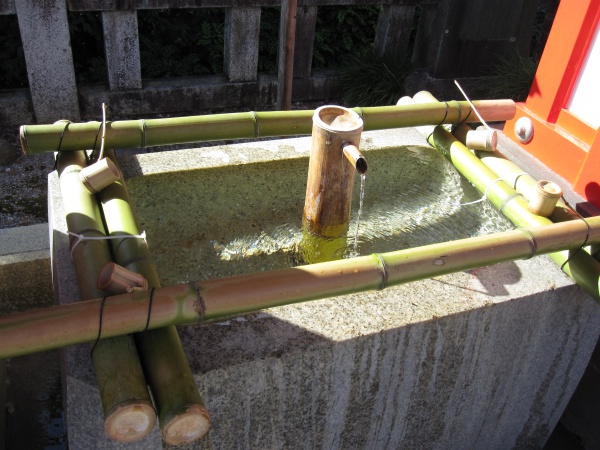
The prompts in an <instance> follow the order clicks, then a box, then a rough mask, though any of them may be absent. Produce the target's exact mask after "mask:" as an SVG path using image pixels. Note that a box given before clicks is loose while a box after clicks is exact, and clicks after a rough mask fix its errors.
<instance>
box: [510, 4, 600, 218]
mask: <svg viewBox="0 0 600 450" xmlns="http://www.w3.org/2000/svg"><path fill="white" fill-rule="evenodd" d="M599 20H600V1H598V0H562V1H561V2H560V5H559V7H558V10H557V12H556V17H555V19H554V23H553V24H552V30H551V31H550V35H549V36H548V40H547V42H546V47H545V48H544V53H543V55H542V58H541V60H540V63H539V65H538V69H537V72H536V75H535V79H534V81H533V84H532V86H531V90H530V91H529V96H528V97H527V100H526V102H525V103H519V104H518V105H517V114H516V115H515V118H514V119H512V120H510V121H508V122H507V123H506V125H505V128H504V131H505V133H506V135H507V136H508V137H509V138H511V139H512V140H514V141H515V142H516V143H518V144H519V145H521V146H522V147H523V148H525V149H526V150H527V151H528V152H529V153H531V154H532V155H533V156H535V157H536V158H537V159H539V160H540V161H541V162H542V163H544V164H545V165H546V166H547V167H548V168H550V169H551V170H552V171H554V172H556V173H557V174H559V175H561V176H562V177H563V178H565V179H566V180H567V181H568V182H569V183H571V184H572V186H573V188H574V190H575V191H576V192H577V193H578V194H580V195H581V196H583V197H584V198H586V199H587V200H588V201H589V202H591V203H593V204H594V205H595V206H596V207H598V208H600V133H599V132H598V129H597V128H593V127H592V126H590V125H589V124H588V123H586V122H584V121H583V120H581V119H579V118H578V117H577V116H575V115H574V114H572V113H571V112H570V111H568V110H567V109H566V105H567V103H568V101H569V99H570V96H571V91H572V90H573V87H574V86H575V83H576V81H577V78H578V75H579V71H580V69H581V67H582V64H583V63H584V61H585V57H586V54H587V51H588V48H589V46H590V43H591V41H592V39H593V37H594V33H595V31H596V27H598V24H599ZM598 83H599V85H600V80H598ZM598 89H600V86H599V88H598ZM596 95H597V94H596ZM598 114H600V108H599V110H598ZM521 117H528V118H529V119H530V120H531V121H532V123H533V130H534V132H533V139H532V140H531V141H530V142H529V143H527V144H523V143H521V142H520V141H519V140H518V139H517V136H516V135H515V132H514V128H515V123H516V121H517V120H518V119H520V118H521Z"/></svg>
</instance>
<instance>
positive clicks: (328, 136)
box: [301, 106, 367, 262]
mask: <svg viewBox="0 0 600 450" xmlns="http://www.w3.org/2000/svg"><path fill="white" fill-rule="evenodd" d="M362 129H363V121H362V119H361V118H360V116H359V115H358V114H357V113H356V112H354V111H352V110H350V109H347V108H343V107H341V106H322V107H320V108H318V109H317V110H315V112H314V115H313V129H312V140H311V150H310V159H309V163H308V180H307V182H306V197H305V200H304V210H303V215H302V223H303V225H304V229H305V238H304V239H303V241H302V243H301V247H302V251H301V253H302V255H303V259H304V261H306V262H321V261H330V260H332V259H337V258H339V257H340V256H341V255H340V254H339V252H340V249H343V248H345V247H346V235H347V233H348V226H349V224H350V209H351V206H352V191H353V188H354V174H355V172H359V173H360V174H364V173H365V172H366V170H367V162H366V159H365V158H364V156H363V155H362V154H361V153H360V150H359V149H358V147H359V145H360V135H361V132H362Z"/></svg>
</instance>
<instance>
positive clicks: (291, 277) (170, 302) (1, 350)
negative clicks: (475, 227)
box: [0, 217, 600, 359]
mask: <svg viewBox="0 0 600 450" xmlns="http://www.w3.org/2000/svg"><path fill="white" fill-rule="evenodd" d="M585 242H587V244H597V243H600V217H593V218H589V219H585V220H583V219H581V220H573V221H569V222H563V223H558V224H551V225H545V226H538V227H530V228H527V229H517V230H513V231H507V232H504V233H497V234H492V235H488V236H480V237H474V238H468V239H461V240H456V241H449V242H445V243H440V244H433V245H428V246H423V247H417V248H413V249H406V250H400V251H395V252H390V253H382V254H375V255H370V256H362V257H358V258H352V259H345V260H339V261H333V262H327V263H319V264H312V265H308V266H302V267H294V268H289V269H281V270H276V271H271V272H260V273H254V274H248V275H240V276H234V277H229V278H222V279H214V280H209V281H197V282H191V283H186V284H180V285H176V286H171V287H164V288H160V289H156V291H155V292H154V297H153V305H152V314H151V317H150V320H149V324H148V328H149V329H155V328H160V327H164V326H167V325H174V324H184V323H194V322H203V321H215V320H219V319H222V318H226V317H231V316H234V315H238V314H244V313H249V312H254V311H258V310H261V309H265V308H271V307H275V306H282V305H287V304H292V303H297V302H304V301H309V300H316V299H321V298H327V297H333V296H338V295H346V294H352V293H358V292H362V291H367V290H377V289H383V288H385V287H388V286H394V285H399V284H403V283H408V282H411V281H416V280H421V279H425V278H431V277H435V276H439V275H444V274H449V273H454V272H458V271H461V270H466V269H470V268H475V267H481V266H486V265H491V264H496V263H500V262H504V261H512V260H516V259H525V258H530V257H532V256H535V255H541V254H546V253H553V252H559V251H563V250H572V251H576V250H577V249H579V248H580V247H581V246H582V245H583V244H584V243H585ZM580 253H581V252H580ZM148 303H149V294H148V292H133V293H131V294H123V295H116V296H112V297H108V298H107V299H106V301H105V303H104V308H103V316H102V317H103V319H102V330H101V331H102V336H103V337H111V336H117V335H120V334H126V333H134V332H138V331H142V330H143V329H144V328H145V326H146V320H147V319H148V316H147V315H148ZM101 304H102V300H101V299H95V300H87V301H81V302H76V303H72V304H68V305H61V306H54V307H50V308H45V309H39V310H35V311H26V312H21V313H15V314H12V315H7V316H4V317H1V318H0V359H3V358H9V357H14V356H19V355H25V354H30V353H35V352H39V351H44V350H50V349H54V348H59V347H62V346H66V345H71V344H76V343H81V342H89V341H93V340H94V339H95V338H96V336H97V335H98V323H99V321H98V318H99V314H100V308H101Z"/></svg>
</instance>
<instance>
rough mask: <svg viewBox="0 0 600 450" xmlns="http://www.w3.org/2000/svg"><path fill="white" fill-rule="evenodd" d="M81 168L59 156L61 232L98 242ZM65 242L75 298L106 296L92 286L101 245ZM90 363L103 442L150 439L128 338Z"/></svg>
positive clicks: (77, 159)
mask: <svg viewBox="0 0 600 450" xmlns="http://www.w3.org/2000/svg"><path fill="white" fill-rule="evenodd" d="M84 166H85V157H84V154H83V152H71V153H68V154H67V153H65V154H63V155H61V157H60V158H59V161H58V164H57V169H58V173H59V175H60V189H61V192H62V197H63V204H64V208H65V214H66V219H67V228H68V230H69V231H70V232H72V233H75V234H79V235H83V236H86V237H102V236H105V231H104V226H103V225H102V219H101V216H100V211H99V210H98V206H97V204H96V201H95V199H94V196H93V194H91V193H90V192H89V191H88V190H87V189H86V188H85V187H84V186H83V183H82V182H81V180H80V178H79V173H80V172H81V169H82V168H83V167H84ZM71 242H72V245H75V246H74V247H72V258H73V264H74V267H75V271H76V276H77V281H78V285H79V293H80V295H81V298H83V299H89V298H97V297H102V296H104V295H107V294H106V293H105V292H103V291H102V290H100V289H98V287H97V284H96V278H97V276H98V273H99V272H100V270H101V269H102V267H103V266H104V265H105V264H106V263H107V262H109V261H110V260H111V259H110V252H109V249H108V244H107V243H106V241H102V240H86V241H81V242H79V243H77V244H74V243H75V242H77V241H75V240H74V238H72V239H71ZM98 326H99V325H98V323H97V324H96V327H98ZM59 327H60V325H59ZM92 360H93V364H94V369H95V372H96V380H97V384H98V391H99V393H100V399H101V401H102V409H103V412H104V417H105V430H106V433H107V434H108V436H109V437H110V438H111V439H114V440H116V441H119V442H131V441H134V440H137V439H141V438H142V437H144V436H145V435H147V434H148V433H150V431H151V430H152V428H153V427H154V424H155V422H156V413H155V411H154V407H153V406H152V401H151V399H150V394H149V393H148V388H147V386H146V380H145V378H144V373H143V371H142V366H141V364H140V361H139V358H138V354H137V350H136V348H135V344H134V342H133V339H132V338H131V336H129V335H123V336H115V337H111V338H107V339H102V340H100V341H98V343H97V344H96V346H95V348H94V349H93V352H92Z"/></svg>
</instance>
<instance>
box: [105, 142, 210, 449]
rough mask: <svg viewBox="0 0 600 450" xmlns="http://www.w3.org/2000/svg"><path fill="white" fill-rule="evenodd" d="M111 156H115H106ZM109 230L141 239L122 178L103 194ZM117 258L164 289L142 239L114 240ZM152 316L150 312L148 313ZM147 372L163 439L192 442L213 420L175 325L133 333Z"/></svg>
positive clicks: (114, 251) (123, 264)
mask: <svg viewBox="0 0 600 450" xmlns="http://www.w3.org/2000/svg"><path fill="white" fill-rule="evenodd" d="M108 155H109V157H111V158H113V162H115V164H116V160H114V154H113V153H112V152H108ZM98 198H99V199H100V204H101V208H102V211H103V213H104V220H105V222H106V228H107V231H108V233H109V234H110V235H111V236H121V235H124V236H127V235H133V236H135V235H139V234H140V229H139V226H138V224H137V221H136V219H135V216H134V213H133V210H132V207H131V201H130V198H129V195H128V193H127V189H126V187H125V184H124V181H123V177H122V175H121V176H120V178H119V180H118V181H117V182H115V183H113V184H111V185H110V186H108V187H107V188H105V189H103V190H102V191H101V192H100V193H99V194H98ZM110 246H111V248H112V252H113V255H114V260H115V262H116V263H118V264H120V265H121V266H123V267H125V268H127V269H129V270H132V271H133V272H136V273H139V274H141V275H143V276H144V277H145V278H146V280H147V281H148V286H149V288H160V281H159V279H158V275H157V273H156V270H155V267H154V263H153V262H152V256H151V254H150V251H149V249H148V245H147V244H146V241H145V240H143V239H132V238H123V239H112V240H111V241H110ZM147 314H148V311H147ZM134 337H135V341H136V344H137V347H138V349H139V353H140V357H141V360H142V364H143V366H144V372H145V374H146V377H147V379H148V383H149V385H150V388H151V390H152V394H153V397H154V402H155V404H156V408H157V410H158V420H159V424H160V428H161V431H162V435H163V439H164V440H165V442H167V443H168V444H170V445H182V444H187V443H190V442H193V441H195V440H197V439H199V438H200V437H202V436H203V435H204V434H206V432H207V431H208V428H209V425H210V419H209V415H208V411H207V410H206V408H205V407H204V403H203V401H202V398H201V397H200V394H199V393H198V389H197V387H196V383H195V381H194V377H193V375H192V371H191V369H190V367H189V364H188V361H187V358H186V356H185V353H184V351H183V347H182V346H181V341H180V339H179V335H178V334H177V330H176V329H175V327H174V326H168V327H164V328H158V329H155V330H151V331H146V332H143V333H136V334H135V335H134Z"/></svg>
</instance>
